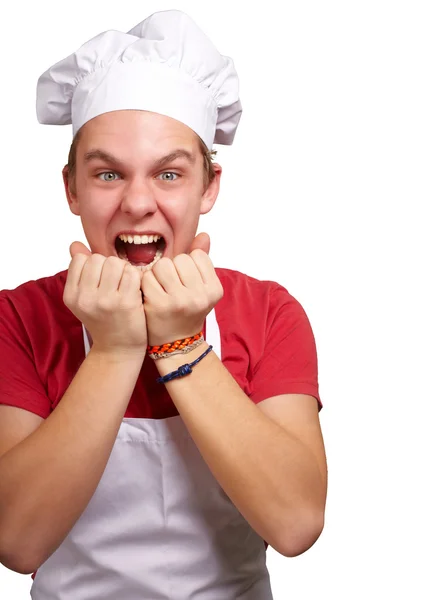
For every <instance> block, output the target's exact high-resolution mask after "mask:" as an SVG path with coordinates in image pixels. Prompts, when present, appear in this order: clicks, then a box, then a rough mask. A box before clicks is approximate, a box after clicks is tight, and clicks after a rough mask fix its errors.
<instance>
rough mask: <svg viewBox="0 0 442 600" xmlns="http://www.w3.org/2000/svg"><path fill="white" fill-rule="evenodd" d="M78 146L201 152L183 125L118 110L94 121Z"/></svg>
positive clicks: (145, 113) (144, 113)
mask: <svg viewBox="0 0 442 600" xmlns="http://www.w3.org/2000/svg"><path fill="white" fill-rule="evenodd" d="M80 132H81V135H80V139H79V146H80V145H81V149H82V150H83V151H84V152H87V151H88V150H89V149H90V147H92V146H97V145H100V147H101V146H103V145H104V146H105V147H106V148H109V149H110V148H111V147H112V148H113V149H114V150H116V149H117V148H118V149H119V150H120V151H122V150H124V151H127V152H128V153H129V154H130V152H131V151H133V152H143V153H144V152H152V151H155V154H156V153H158V152H163V151H167V150H169V149H173V148H175V147H176V146H177V145H178V146H180V147H186V148H188V149H189V151H192V150H193V151H195V150H196V149H198V148H199V146H200V142H199V138H198V136H197V134H196V133H195V132H194V131H193V130H192V129H190V127H188V126H187V125H184V123H181V122H180V121H177V120H175V119H172V118H170V117H166V116H165V115H160V114H158V113H152V112H148V111H141V110H117V111H113V112H109V113H105V114H102V115H99V116H98V117H95V118H94V119H91V120H90V121H88V122H87V123H85V124H84V125H83V127H82V128H81V130H80Z"/></svg>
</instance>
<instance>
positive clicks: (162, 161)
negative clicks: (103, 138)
mask: <svg viewBox="0 0 442 600" xmlns="http://www.w3.org/2000/svg"><path fill="white" fill-rule="evenodd" d="M177 158H185V159H186V160H187V161H188V162H189V163H190V164H194V163H195V159H196V157H195V154H193V153H192V152H189V151H188V150H185V149H184V148H178V149H177V150H173V152H169V154H166V155H165V156H162V157H161V158H158V159H157V160H156V161H155V162H154V163H153V165H152V169H153V170H154V171H156V170H158V169H161V168H162V167H164V166H165V165H167V164H168V163H171V162H172V161H174V160H176V159H177ZM84 160H85V162H86V163H88V162H91V161H92V160H102V161H104V162H107V163H111V164H113V165H116V166H119V167H122V166H123V163H122V162H121V161H120V160H119V159H118V158H117V157H116V156H113V155H112V154H110V153H109V152H105V151H104V150H100V149H99V148H97V149H96V150H91V151H90V152H86V154H85V156H84Z"/></svg>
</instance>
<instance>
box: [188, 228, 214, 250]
mask: <svg viewBox="0 0 442 600" xmlns="http://www.w3.org/2000/svg"><path fill="white" fill-rule="evenodd" d="M198 249H199V250H203V251H204V252H205V253H206V254H209V251H210V237H209V234H208V233H204V232H202V233H199V234H198V235H197V236H196V237H195V239H194V240H193V242H192V243H191V244H190V250H189V254H190V253H191V252H192V251H193V250H198Z"/></svg>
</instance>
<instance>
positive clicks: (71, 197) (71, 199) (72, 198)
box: [62, 165, 80, 216]
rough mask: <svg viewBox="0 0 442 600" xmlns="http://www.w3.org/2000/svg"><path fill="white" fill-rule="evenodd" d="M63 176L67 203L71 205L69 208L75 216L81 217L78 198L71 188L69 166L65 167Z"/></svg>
mask: <svg viewBox="0 0 442 600" xmlns="http://www.w3.org/2000/svg"><path fill="white" fill-rule="evenodd" d="M62 175H63V184H64V191H65V194H66V198H67V201H68V204H69V208H70V209H71V212H72V213H74V215H77V216H79V214H80V207H79V205H78V200H77V196H76V195H75V193H74V192H73V191H72V188H71V187H70V186H69V177H68V166H67V165H65V166H64V167H63V171H62Z"/></svg>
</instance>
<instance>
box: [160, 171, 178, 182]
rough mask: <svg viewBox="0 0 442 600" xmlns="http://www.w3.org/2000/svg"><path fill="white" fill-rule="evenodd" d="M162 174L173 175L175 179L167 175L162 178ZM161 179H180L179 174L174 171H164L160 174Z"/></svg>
mask: <svg viewBox="0 0 442 600" xmlns="http://www.w3.org/2000/svg"><path fill="white" fill-rule="evenodd" d="M162 175H169V176H170V175H173V177H174V179H171V177H166V178H164V179H163V178H162ZM159 177H160V179H161V180H162V181H176V179H178V177H179V175H178V174H177V173H173V172H172V171H165V172H164V173H161V174H160V176H159Z"/></svg>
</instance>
